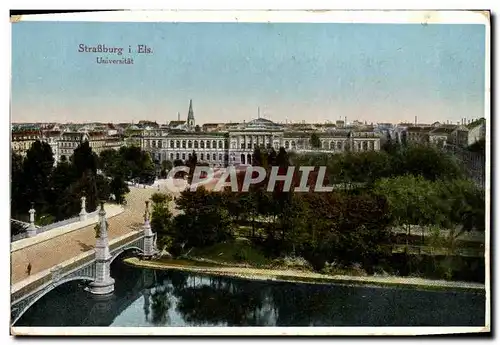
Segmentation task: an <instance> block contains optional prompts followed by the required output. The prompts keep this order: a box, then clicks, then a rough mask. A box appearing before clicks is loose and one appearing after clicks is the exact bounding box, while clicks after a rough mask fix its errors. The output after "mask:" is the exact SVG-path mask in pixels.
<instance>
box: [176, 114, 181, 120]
mask: <svg viewBox="0 0 500 345" xmlns="http://www.w3.org/2000/svg"><path fill="white" fill-rule="evenodd" d="M180 120H181V113H177V121H180Z"/></svg>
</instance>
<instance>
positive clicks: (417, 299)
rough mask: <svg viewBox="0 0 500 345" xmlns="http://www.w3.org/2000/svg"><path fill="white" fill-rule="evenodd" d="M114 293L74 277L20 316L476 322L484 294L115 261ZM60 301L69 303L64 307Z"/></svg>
mask: <svg viewBox="0 0 500 345" xmlns="http://www.w3.org/2000/svg"><path fill="white" fill-rule="evenodd" d="M113 274H114V277H115V279H116V286H115V292H114V294H113V295H111V296H107V297H106V298H104V299H103V298H102V297H101V298H97V297H96V296H92V295H90V294H88V293H87V292H85V291H83V289H82V288H81V287H78V286H76V285H75V284H73V285H72V284H67V285H63V286H61V287H59V288H58V289H56V290H54V291H52V292H51V293H49V294H48V295H46V296H45V297H44V298H42V299H41V300H40V301H39V302H37V303H36V304H35V305H34V306H33V307H32V308H30V310H28V311H27V312H26V314H25V315H24V316H23V317H22V318H21V319H20V320H19V322H18V324H17V325H19V326H21V325H26V326H27V325H30V326H129V327H137V326H157V327H158V326H439V325H447V326H480V325H483V324H484V305H485V297H484V294H476V293H465V292H459V293H458V292H436V291H418V290H411V289H387V288H372V287H348V286H332V285H311V284H292V283H277V282H264V281H249V280H244V279H234V278H227V277H216V276H208V275H207V276H205V275H198V274H187V273H184V272H180V271H153V270H139V269H135V268H131V267H120V268H119V269H115V271H114V272H113ZM64 306H72V307H71V308H67V307H64Z"/></svg>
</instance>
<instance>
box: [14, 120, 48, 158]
mask: <svg viewBox="0 0 500 345" xmlns="http://www.w3.org/2000/svg"><path fill="white" fill-rule="evenodd" d="M37 140H40V141H41V140H42V131H41V130H40V129H39V128H36V127H24V126H20V127H17V128H16V129H14V130H13V131H12V132H11V148H12V150H13V151H14V153H16V154H18V155H21V156H23V157H24V156H26V152H27V151H28V150H29V149H30V147H31V145H32V144H33V143H34V142H35V141H37Z"/></svg>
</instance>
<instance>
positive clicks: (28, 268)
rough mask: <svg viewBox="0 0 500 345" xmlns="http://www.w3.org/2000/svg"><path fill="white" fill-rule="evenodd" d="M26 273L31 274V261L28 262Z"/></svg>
mask: <svg viewBox="0 0 500 345" xmlns="http://www.w3.org/2000/svg"><path fill="white" fill-rule="evenodd" d="M26 273H28V275H31V262H29V263H28V267H27V268H26Z"/></svg>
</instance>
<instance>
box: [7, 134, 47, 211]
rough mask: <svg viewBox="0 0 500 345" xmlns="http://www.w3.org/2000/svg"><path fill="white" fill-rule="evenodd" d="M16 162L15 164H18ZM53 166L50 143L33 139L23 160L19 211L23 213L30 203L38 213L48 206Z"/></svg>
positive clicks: (45, 209)
mask: <svg viewBox="0 0 500 345" xmlns="http://www.w3.org/2000/svg"><path fill="white" fill-rule="evenodd" d="M18 163H19V162H17V163H16V164H18ZM53 168H54V156H53V154H52V149H51V148H50V145H49V144H47V143H45V142H40V141H38V140H37V141H35V142H34V143H33V144H32V145H31V147H30V149H29V150H28V151H27V152H26V158H25V159H24V160H23V173H22V183H23V184H24V187H23V188H21V190H22V191H21V195H22V197H21V198H20V201H21V204H20V205H19V207H20V209H19V211H20V212H21V213H25V212H27V211H28V209H29V208H30V203H31V202H33V203H34V204H35V209H36V210H37V212H38V213H39V214H44V213H45V212H47V210H48V208H49V207H50V205H49V203H48V200H49V199H50V193H51V184H50V182H51V175H52V169H53Z"/></svg>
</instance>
